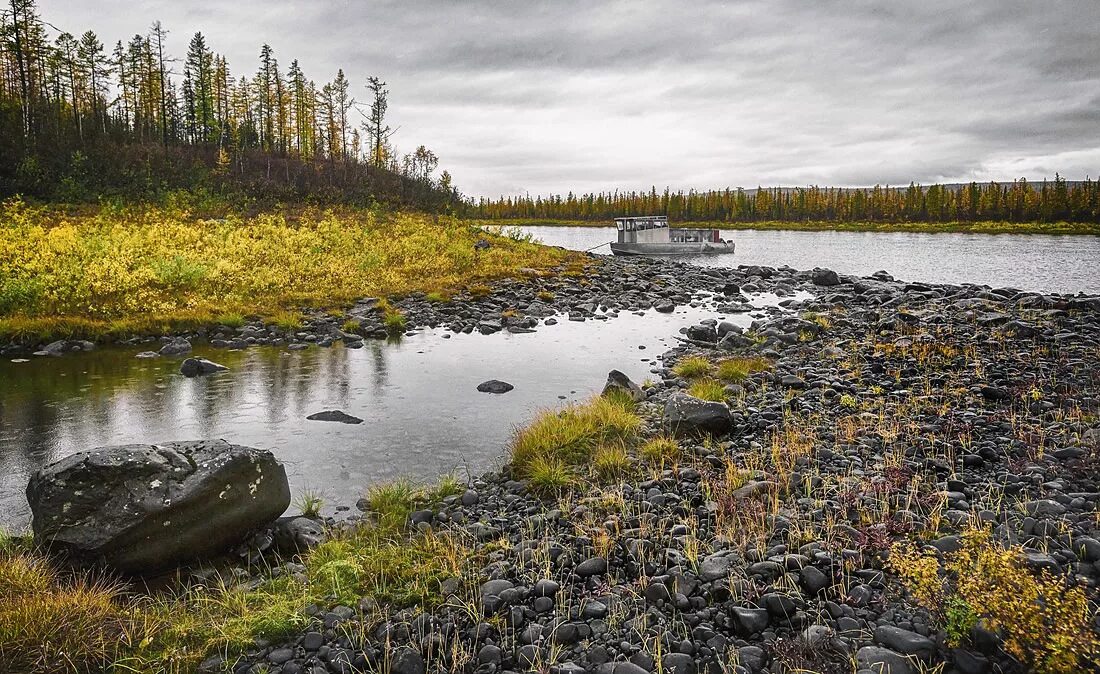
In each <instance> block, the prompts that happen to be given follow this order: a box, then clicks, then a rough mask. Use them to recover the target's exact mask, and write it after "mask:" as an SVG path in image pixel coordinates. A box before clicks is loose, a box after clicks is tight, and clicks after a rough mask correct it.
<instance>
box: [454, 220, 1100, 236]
mask: <svg viewBox="0 0 1100 674" xmlns="http://www.w3.org/2000/svg"><path fill="white" fill-rule="evenodd" d="M470 222H472V223H474V224H477V225H479V226H484V227H505V228H508V227H611V226H613V225H614V223H613V222H612V221H610V220H545V219H539V218H532V219H519V218H512V219H503V220H470ZM670 226H671V227H700V228H714V229H728V230H765V231H784V230H789V231H795V232H919V233H924V234H937V233H945V234H946V233H955V234H958V233H964V234H1055V235H1091V236H1097V235H1100V223H1089V222H994V221H982V222H835V221H761V222H727V221H697V220H686V221H675V222H672V223H670Z"/></svg>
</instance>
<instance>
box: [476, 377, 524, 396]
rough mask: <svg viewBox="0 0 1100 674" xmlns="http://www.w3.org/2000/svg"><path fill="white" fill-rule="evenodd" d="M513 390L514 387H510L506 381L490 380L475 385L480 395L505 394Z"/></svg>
mask: <svg viewBox="0 0 1100 674" xmlns="http://www.w3.org/2000/svg"><path fill="white" fill-rule="evenodd" d="M514 388H515V386H512V385H511V384H509V383H508V382H506V381H500V380H499V379H490V380H489V381H483V382H481V383H480V384H478V385H477V390H478V391H481V392H482V393H496V394H501V393H507V392H509V391H511V390H512V389H514Z"/></svg>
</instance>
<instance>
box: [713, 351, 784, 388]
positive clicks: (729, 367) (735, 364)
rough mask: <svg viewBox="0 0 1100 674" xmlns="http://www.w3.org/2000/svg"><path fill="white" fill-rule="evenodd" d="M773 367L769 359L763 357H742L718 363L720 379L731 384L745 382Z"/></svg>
mask: <svg viewBox="0 0 1100 674" xmlns="http://www.w3.org/2000/svg"><path fill="white" fill-rule="evenodd" d="M771 366H772V363H771V361H770V360H768V359H767V358H764V357H762V356H742V357H738V358H727V359H726V360H723V361H721V362H719V363H718V367H717V375H718V378H719V379H721V380H722V381H724V382H727V383H730V384H737V383H739V382H741V381H744V380H745V378H746V377H748V376H749V375H750V374H755V373H757V372H764V371H765V370H767V369H769V368H770V367H771Z"/></svg>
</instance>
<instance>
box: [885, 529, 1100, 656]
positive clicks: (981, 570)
mask: <svg viewBox="0 0 1100 674" xmlns="http://www.w3.org/2000/svg"><path fill="white" fill-rule="evenodd" d="M1022 552H1023V550H1022V549H1021V548H1020V547H1018V546H1010V547H1005V546H1002V545H1001V544H999V543H998V542H997V541H995V540H994V539H993V537H992V535H991V534H990V533H989V531H987V530H983V529H973V530H970V531H967V532H965V533H964V535H963V546H962V548H961V549H960V550H959V551H958V552H954V553H949V554H947V555H946V556H945V557H946V559H945V561H944V563H943V565H942V567H941V565H940V564H939V563H938V562H937V560H936V558H935V557H933V556H931V555H923V554H921V553H919V552H917V551H915V550H913V549H912V548H911V547H910V548H906V547H895V549H894V551H893V552H892V553H891V556H890V567H891V568H892V569H893V570H894V571H895V572H896V573H898V575H899V576H901V578H902V580H903V581H904V583H905V585H906V587H907V588H908V589H909V591H910V592H911V593H912V595H913V598H914V599H915V600H916V601H917V602H919V603H920V604H922V605H924V606H925V607H926V608H928V609H930V610H932V611H933V612H934V613H936V614H937V615H938V616H939V617H940V618H941V620H944V619H949V618H951V617H952V616H951V615H949V610H950V609H951V608H952V607H955V609H956V610H957V608H958V607H960V606H963V607H965V608H966V610H967V611H969V612H972V613H973V616H974V617H975V618H978V619H981V620H982V621H983V622H984V624H985V626H986V627H987V628H989V629H992V630H994V631H996V632H998V633H1000V634H1001V636H1002V638H1003V640H1004V649H1005V651H1006V652H1008V653H1009V654H1011V655H1012V656H1013V657H1015V658H1016V659H1018V660H1019V661H1020V662H1022V663H1024V664H1025V665H1027V666H1029V667H1031V668H1032V669H1034V670H1035V671H1036V672H1039V673H1040V674H1070V673H1071V672H1078V671H1081V669H1080V667H1081V665H1082V664H1083V663H1084V662H1088V661H1090V660H1089V659H1090V658H1094V657H1096V656H1097V655H1098V654H1100V641H1098V640H1097V637H1096V635H1095V634H1094V633H1093V631H1092V629H1091V624H1090V623H1091V622H1092V610H1091V609H1090V607H1089V603H1088V599H1087V597H1086V595H1085V591H1084V589H1083V588H1081V587H1072V586H1069V585H1068V584H1067V582H1066V580H1065V579H1064V578H1060V577H1055V576H1053V575H1051V574H1050V573H1049V572H1047V571H1045V570H1043V571H1041V572H1039V573H1032V572H1031V571H1030V570H1028V568H1027V567H1026V565H1025V564H1024V563H1023V561H1022Z"/></svg>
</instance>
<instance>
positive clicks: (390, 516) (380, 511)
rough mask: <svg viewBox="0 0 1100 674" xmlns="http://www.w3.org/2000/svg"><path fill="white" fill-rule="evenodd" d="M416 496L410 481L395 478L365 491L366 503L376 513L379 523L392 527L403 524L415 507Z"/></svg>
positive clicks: (417, 494) (415, 489) (398, 526)
mask: <svg viewBox="0 0 1100 674" xmlns="http://www.w3.org/2000/svg"><path fill="white" fill-rule="evenodd" d="M418 496H419V493H418V490H417V488H416V487H415V486H414V485H413V483H412V482H410V481H409V480H395V481H393V482H388V483H386V484H380V485H376V486H374V487H371V488H370V489H369V490H368V491H367V503H368V504H369V507H370V509H371V512H374V513H377V515H378V522H379V524H380V525H381V526H384V527H388V528H391V529H393V528H400V527H402V526H404V525H405V522H406V521H408V519H409V515H410V514H412V512H413V510H415V509H416V501H417V498H418Z"/></svg>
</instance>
